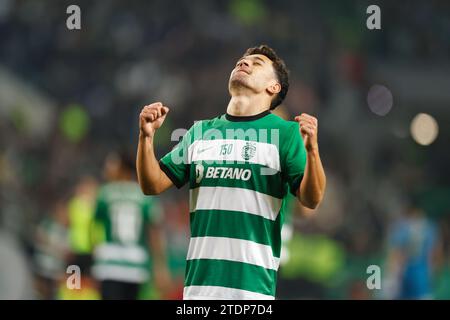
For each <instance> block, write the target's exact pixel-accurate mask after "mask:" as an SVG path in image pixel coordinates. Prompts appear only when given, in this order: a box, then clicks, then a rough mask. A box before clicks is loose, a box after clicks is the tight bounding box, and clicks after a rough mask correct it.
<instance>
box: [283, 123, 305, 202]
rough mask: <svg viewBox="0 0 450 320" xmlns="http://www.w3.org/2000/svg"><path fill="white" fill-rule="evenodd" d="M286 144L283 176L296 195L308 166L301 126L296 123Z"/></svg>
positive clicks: (292, 192)
mask: <svg viewBox="0 0 450 320" xmlns="http://www.w3.org/2000/svg"><path fill="white" fill-rule="evenodd" d="M289 136H290V137H288V139H286V140H287V141H289V142H288V143H287V144H286V145H284V150H285V156H284V163H283V164H282V170H283V171H284V172H283V176H284V178H285V179H286V181H287V183H288V185H289V190H290V192H291V194H292V195H294V196H296V193H297V190H298V188H299V186H300V183H301V182H302V178H303V173H304V172H305V167H306V149H305V146H304V144H303V139H302V137H301V135H300V130H299V126H298V124H297V123H295V124H294V125H293V126H292V127H291V130H289Z"/></svg>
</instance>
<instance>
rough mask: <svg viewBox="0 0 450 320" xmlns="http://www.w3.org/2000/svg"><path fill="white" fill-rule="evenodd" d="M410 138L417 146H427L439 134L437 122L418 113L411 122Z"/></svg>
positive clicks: (428, 116) (424, 114)
mask: <svg viewBox="0 0 450 320" xmlns="http://www.w3.org/2000/svg"><path fill="white" fill-rule="evenodd" d="M410 132H411V136H412V138H413V139H414V141H416V142H417V143H418V144H420V145H423V146H427V145H430V144H431V143H433V141H434V140H436V137H437V136H438V133H439V125H438V123H437V121H436V120H435V119H434V118H433V117H432V116H430V115H429V114H426V113H418V114H417V115H416V116H415V117H414V119H413V120H412V121H411V127H410Z"/></svg>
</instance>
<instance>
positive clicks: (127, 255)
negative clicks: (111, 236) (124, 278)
mask: <svg viewBox="0 0 450 320" xmlns="http://www.w3.org/2000/svg"><path fill="white" fill-rule="evenodd" d="M94 255H95V258H96V259H98V260H115V261H126V262H130V263H145V262H146V261H147V258H148V256H147V253H146V252H145V250H144V249H142V248H140V247H138V246H125V245H117V244H102V245H100V246H98V247H97V248H96V249H95V253H94Z"/></svg>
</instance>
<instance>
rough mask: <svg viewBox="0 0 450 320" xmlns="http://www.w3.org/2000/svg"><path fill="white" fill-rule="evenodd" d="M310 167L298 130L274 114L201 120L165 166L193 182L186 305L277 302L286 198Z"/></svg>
mask: <svg viewBox="0 0 450 320" xmlns="http://www.w3.org/2000/svg"><path fill="white" fill-rule="evenodd" d="M305 165H306V150H305V148H304V145H303V140H302V138H301V136H300V133H299V126H298V124H297V123H296V122H292V121H285V120H283V119H281V118H280V117H278V116H276V115H274V114H271V113H270V112H269V111H266V112H263V113H261V114H259V115H255V116H250V117H235V116H231V115H228V114H226V115H222V116H219V117H216V118H214V119H212V120H203V121H199V122H196V123H195V124H194V125H193V126H192V127H191V128H190V129H189V131H188V132H187V133H186V135H185V136H184V137H183V139H182V140H181V142H180V143H179V144H178V145H177V146H176V147H175V148H174V149H173V150H172V151H171V152H170V153H168V154H167V155H165V156H164V157H163V158H162V159H161V160H160V166H161V168H162V170H163V171H164V172H165V173H166V174H167V175H168V177H169V178H170V179H171V180H172V181H173V183H174V184H175V185H176V186H177V187H178V188H180V187H181V186H183V185H184V184H185V183H187V182H188V183H189V189H190V190H189V195H190V228H191V239H190V243H189V249H188V254H187V264H186V275H185V288H184V299H274V296H275V288H276V275H277V270H278V266H279V262H280V251H281V227H282V224H283V220H284V212H285V206H286V199H285V198H286V195H287V194H288V192H289V191H290V192H291V193H292V194H295V192H296V190H297V188H298V187H299V185H300V182H301V179H302V177H303V172H304V168H305Z"/></svg>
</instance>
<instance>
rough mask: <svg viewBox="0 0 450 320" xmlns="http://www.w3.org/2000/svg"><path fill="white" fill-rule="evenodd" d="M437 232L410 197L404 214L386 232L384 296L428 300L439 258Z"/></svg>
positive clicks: (430, 295) (430, 296)
mask: <svg viewBox="0 0 450 320" xmlns="http://www.w3.org/2000/svg"><path fill="white" fill-rule="evenodd" d="M439 247H440V246H439V243H438V231H437V228H436V226H435V224H434V223H433V222H432V221H431V220H430V219H429V218H427V217H426V216H425V212H424V211H423V210H422V209H421V208H420V207H419V206H418V204H417V200H416V198H411V200H410V204H409V206H408V208H407V210H406V211H405V214H404V216H403V217H402V218H401V219H400V221H398V222H397V223H395V224H394V225H393V227H392V229H391V231H390V233H389V235H388V257H387V279H386V280H385V286H384V288H383V289H384V291H385V297H386V298H389V299H432V298H433V296H432V292H433V288H432V276H433V271H434V269H435V267H436V266H435V263H436V261H437V260H438V259H439V253H440V252H439V251H440V250H439Z"/></svg>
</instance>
